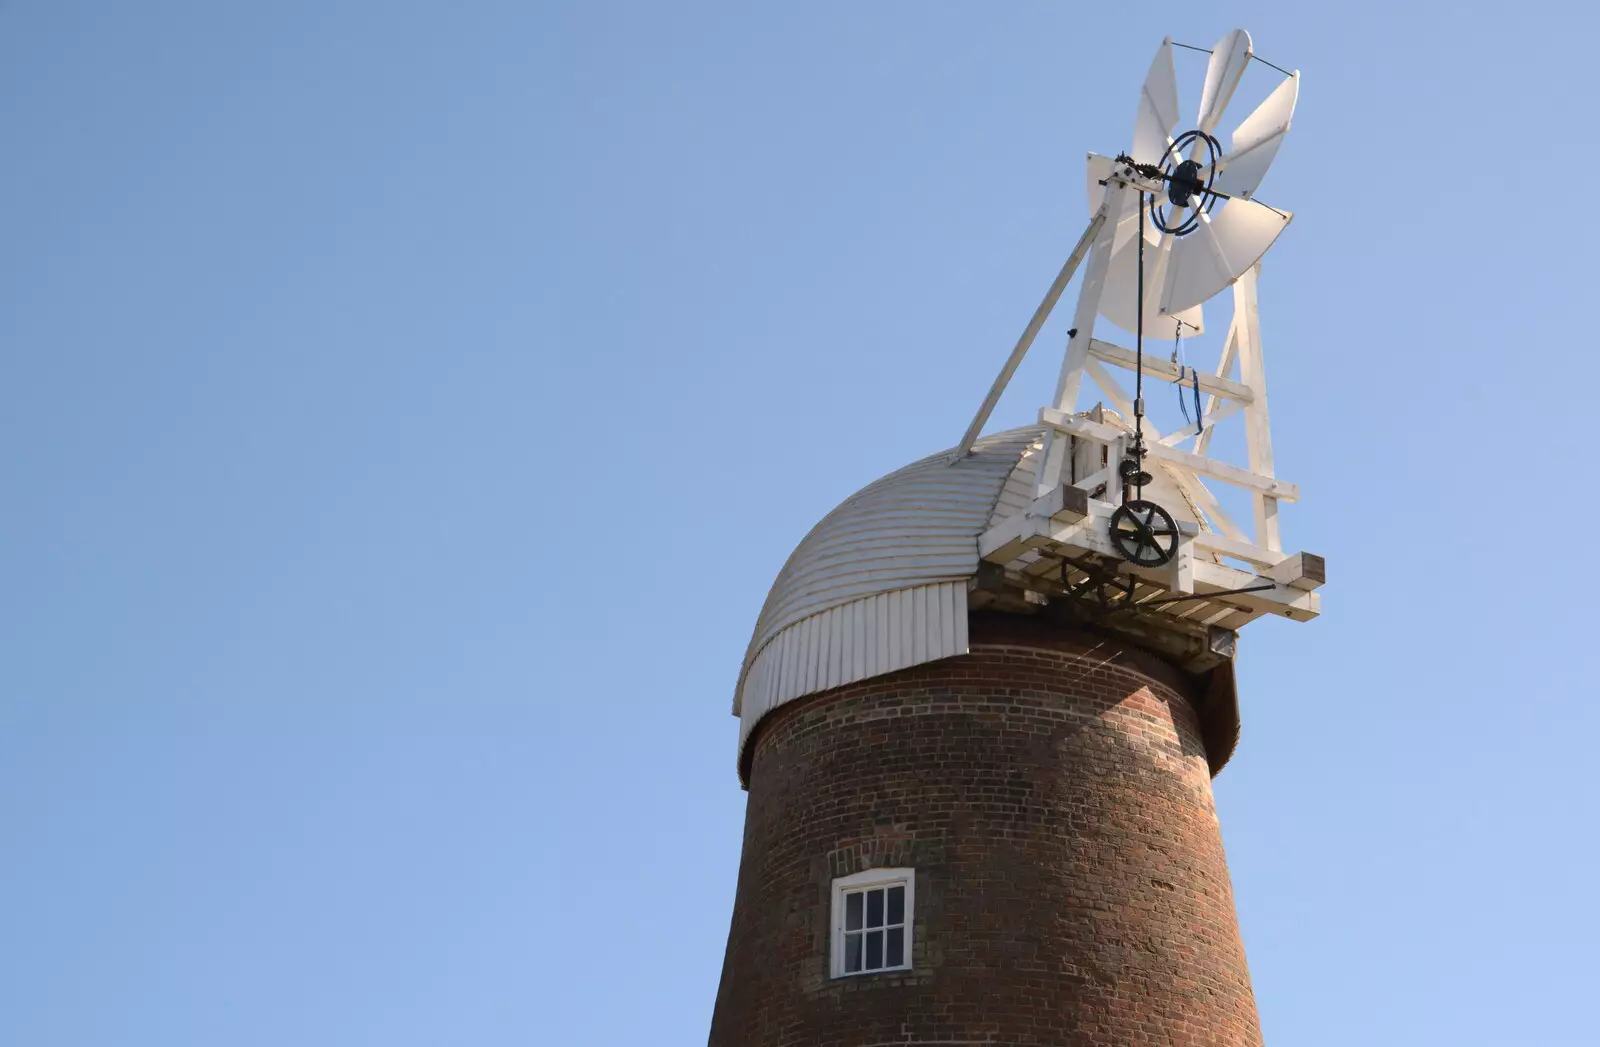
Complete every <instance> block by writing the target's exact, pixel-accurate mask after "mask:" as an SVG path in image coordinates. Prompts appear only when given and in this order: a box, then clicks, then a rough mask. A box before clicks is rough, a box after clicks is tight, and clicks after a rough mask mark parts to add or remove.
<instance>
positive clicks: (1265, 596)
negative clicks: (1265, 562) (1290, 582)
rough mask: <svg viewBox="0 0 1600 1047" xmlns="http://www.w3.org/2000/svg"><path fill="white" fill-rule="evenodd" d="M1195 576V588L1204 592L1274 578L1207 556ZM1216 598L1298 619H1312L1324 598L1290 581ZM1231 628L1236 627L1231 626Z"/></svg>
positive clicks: (1258, 582) (1250, 608)
mask: <svg viewBox="0 0 1600 1047" xmlns="http://www.w3.org/2000/svg"><path fill="white" fill-rule="evenodd" d="M1194 577H1195V586H1194V588H1195V592H1197V593H1202V594H1204V593H1211V592H1217V591H1219V590H1223V589H1243V588H1246V587H1248V586H1252V585H1261V584H1263V582H1267V581H1271V580H1272V579H1263V578H1262V577H1261V576H1260V575H1256V574H1251V573H1250V572H1248V571H1240V570H1237V569H1235V568H1232V567H1227V566H1225V565H1223V564H1214V563H1207V562H1206V561H1204V560H1196V561H1195V565H1194ZM1215 602H1217V603H1223V604H1229V605H1231V606H1234V607H1240V608H1244V609H1246V610H1252V611H1264V612H1266V613H1268V614H1277V615H1282V616H1283V617H1285V618H1292V619H1294V620H1295V621H1297V622H1304V621H1308V620H1310V619H1312V618H1315V617H1316V616H1317V615H1318V614H1320V613H1322V602H1321V600H1319V599H1318V598H1317V594H1316V593H1308V592H1303V591H1302V590H1299V589H1295V588H1292V587H1290V586H1287V585H1276V584H1275V586H1274V588H1272V589H1268V590H1265V591H1264V592H1254V593H1235V594H1231V595H1228V596H1219V597H1217V598H1216V601H1215ZM1229 628H1232V627H1231V626H1230V627H1229Z"/></svg>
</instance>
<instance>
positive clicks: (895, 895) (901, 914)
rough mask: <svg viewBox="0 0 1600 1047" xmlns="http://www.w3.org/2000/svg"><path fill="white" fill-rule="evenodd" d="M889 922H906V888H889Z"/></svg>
mask: <svg viewBox="0 0 1600 1047" xmlns="http://www.w3.org/2000/svg"><path fill="white" fill-rule="evenodd" d="M887 922H888V923H905V922H906V889H905V888H904V887H891V888H889V919H888V921H887Z"/></svg>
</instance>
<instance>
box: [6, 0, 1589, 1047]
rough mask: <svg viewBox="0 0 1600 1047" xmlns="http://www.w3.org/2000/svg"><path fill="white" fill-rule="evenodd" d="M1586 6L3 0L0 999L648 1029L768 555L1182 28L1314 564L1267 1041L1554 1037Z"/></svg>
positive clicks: (294, 1028) (679, 988) (248, 1034)
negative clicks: (1223, 138) (1202, 76)
mask: <svg viewBox="0 0 1600 1047" xmlns="http://www.w3.org/2000/svg"><path fill="white" fill-rule="evenodd" d="M1513 11H1514V14H1513V13H1512V12H1513ZM1596 21H1597V19H1596V16H1595V15H1594V14H1593V12H1592V11H1591V10H1589V9H1587V8H1584V7H1582V6H1580V5H1555V4H1540V3H1523V4H1518V5H1515V7H1514V8H1506V9H1497V10H1495V11H1490V10H1489V9H1488V8H1483V9H1482V10H1481V11H1480V10H1475V9H1474V8H1473V7H1471V6H1470V5H1469V6H1463V5H1459V4H1451V5H1446V4H1394V3H1383V4H1373V3H1347V4H1339V5H1332V4H1329V5H1306V4H1287V3H1277V4H1231V5H1223V6H1221V7H1211V8H1206V7H1203V6H1202V7H1196V6H1194V5H1183V6H1179V5H1170V6H1169V7H1168V8H1167V9H1166V10H1161V9H1159V8H1155V7H1146V8H1142V9H1133V8H1127V7H1125V6H1124V7H1115V6H1106V5H1077V4H1071V5H1069V4H1065V3H1037V2H1035V3H1017V4H1006V5H956V4H915V3H910V2H884V3H877V4H872V5H862V4H845V3H813V4H806V5H750V4H736V3H726V4H721V5H708V4H699V3H688V2H685V3H674V4H632V5H626V4H604V3H588V4H575V3H574V4H567V5H553V4H538V3H535V4H525V3H509V2H508V3H498V4H496V3H460V4H442V3H434V4H420V3H385V4H377V3H364V4H363V3H354V2H333V3H283V4H274V5H245V4H218V3H199V2H195V3H187V4H185V3H175V2H160V0H156V2H151V3H147V4H141V5H131V4H128V5H111V4H98V5H97V4H86V3H70V2H68V3H50V4H44V3H37V2H35V3H22V2H19V3H12V4H9V5H6V6H5V8H4V9H3V10H0V134H3V142H0V146H3V149H4V155H5V157H6V159H5V162H4V164H3V165H0V215H3V236H0V302H3V308H0V353H3V372H0V447H4V448H5V451H4V453H0V492H3V496H4V507H5V508H4V514H3V521H4V523H3V540H0V570H3V575H0V577H3V580H4V587H3V591H4V597H3V599H0V615H3V620H0V635H3V636H4V637H5V641H4V657H3V658H0V833H3V837H4V852H5V858H4V860H3V861H0V942H3V946H0V1042H5V1043H8V1044H17V1045H26V1047H68V1045H70V1047H88V1045H96V1047H98V1045H104V1044H118V1045H138V1047H144V1045H150V1047H156V1045H159V1047H189V1045H193V1047H202V1045H203V1047H215V1045H218V1044H227V1045H229V1047H252V1045H262V1047H280V1045H283V1044H289V1043H293V1044H301V1045H315V1044H328V1045H346V1044H353V1043H373V1044H380V1043H381V1044H384V1045H386V1047H403V1045H423V1044H439V1043H473V1044H481V1045H491V1044H528V1043H550V1044H561V1045H563V1047H578V1045H610V1044H634V1043H652V1044H662V1045H666V1044H674V1045H675V1044H698V1043H703V1042H704V1037H705V1035H706V1029H707V1024H708V1022H709V1017H710V1010H711V1005H712V1000H713V996H714V993H715V990H716V983H717V977H718V973H719V969H720V962H721V954H722V948H723V944H724V941H725V937H726V934H727V927H728V917H729V913H730V909H731V905H732V899H733V888H734V876H735V872H736V869H737V863H738V854H739V842H740V827H741V819H742V815H743V794H742V793H741V792H740V791H739V789H738V785H737V782H736V779H735V775H734V767H733V761H734V745H735V737H736V723H735V721H734V719H733V718H732V717H731V716H730V715H728V708H729V702H730V698H731V689H732V685H733V682H734V679H735V675H736V673H737V669H738V664H739V659H740V656H741V654H742V651H743V647H744V644H745V642H746V640H747V639H748V636H749V630H750V627H751V625H752V623H753V621H754V619H755V615H756V613H757V610H758V609H759V606H760V603H761V599H762V597H763V595H764V593H765V590H766V587H767V585H768V584H769V583H770V581H771V579H772V577H773V575H774V573H775V572H776V571H777V569H778V567H779V565H780V564H781V563H782V561H783V559H784V557H785V556H786V555H787V553H788V551H789V550H790V548H792V546H793V544H794V543H795V542H796V541H797V540H798V539H799V538H800V536H801V535H802V534H803V533H804V532H805V531H806V529H807V528H808V527H809V526H810V525H811V523H813V522H814V521H815V520H816V518H817V517H819V516H820V515H821V514H822V513H824V512H825V511H827V510H828V509H829V508H831V507H832V506H833V505H834V504H836V503H837V502H838V501H839V500H840V499H841V498H842V497H844V496H845V495H847V494H848V493H850V492H851V491H852V490H854V489H856V488H857V487H859V486H860V485H862V484H863V483H865V482H867V481H869V480H871V479H873V478H874V477H876V476H878V475H880V474H882V473H884V472H886V471H888V470H890V469H893V468H895V467H897V466H899V465H901V464H903V463H905V462H907V461H909V460H911V459H913V458H916V457H920V456H922V455H924V454H927V453H929V452H931V451H933V450H936V449H939V448H941V447H945V446H948V445H949V444H951V443H953V442H954V441H955V439H956V438H957V437H958V436H959V435H960V433H961V431H962V429H963V428H964V427H965V424H966V422H967V420H968V418H969V417H970V415H971V412H972V410H973V408H974V407H975V406H976V404H977V402H978V400H979V399H980V398H981V396H982V393H983V391H984V389H985V388H986V387H987V384H988V382H989V380H990V379H991V377H992V376H993V372H994V370H995V368H996V367H997V366H998V364H999V362H1000V360H1001V359H1003V357H1004V354H1005V352H1006V351H1007V350H1008V348H1009V347H1010V345H1011V343H1012V341H1013V340H1014V339H1015V337H1016V335H1017V333H1018V331H1019V330H1020V329H1021V326H1022V325H1023V323H1024V322H1025V321H1026V319H1027V316H1028V314H1029V312H1030V311H1031V310H1032V308H1033V306H1034V305H1035V303H1036V302H1037V300H1038V297H1039V295H1040V293H1041V292H1042V291H1043V289H1044V287H1045V286H1046V285H1047V284H1048V283H1049V280H1050V278H1051V276H1052V275H1053V274H1054V272H1055V270H1056V268H1057V267H1058V266H1059V264H1060V261H1061V259H1062V257H1063V256H1064V255H1065V253H1066V250H1067V249H1068V248H1069V247H1070V245H1071V243H1072V242H1073V240H1075V239H1076V237H1077V235H1078V233H1079V231H1080V230H1081V228H1082V223H1083V220H1084V217H1085V213H1084V201H1083V179H1082V174H1081V164H1082V154H1083V153H1084V152H1085V151H1086V150H1091V149H1093V150H1097V151H1101V152H1115V151H1117V150H1119V149H1121V148H1124V147H1125V146H1126V144H1127V143H1128V136H1129V133H1130V124H1131V117H1132V112H1133V102H1134V98H1135V92H1136V90H1137V88H1138V84H1139V81H1140V79H1141V78H1142V76H1143V73H1144V69H1145V67H1146V65H1147V64H1148V62H1149V59H1150V54H1151V53H1152V51H1153V50H1154V48H1155V46H1156V45H1157V44H1158V43H1159V41H1160V39H1161V37H1162V36H1163V35H1164V34H1167V33H1170V34H1172V35H1173V36H1174V37H1175V38H1177V39H1178V40H1181V41H1186V42H1192V43H1198V44H1202V45H1209V43H1210V42H1211V41H1213V40H1215V39H1216V38H1218V37H1219V36H1221V35H1222V34H1223V33H1224V32H1225V31H1226V30H1228V29H1230V28H1232V27H1233V26H1235V25H1243V26H1246V27H1247V28H1249V29H1250V30H1251V31H1252V33H1253V35H1254V37H1255V40H1256V45H1257V49H1258V51H1259V52H1260V53H1261V54H1262V55H1263V56H1265V57H1267V58H1269V59H1271V60H1272V61H1274V62H1277V63H1278V64H1281V65H1286V66H1291V67H1297V68H1299V69H1301V70H1302V71H1303V73H1304V86H1303V90H1302V96H1301V103H1300V107H1299V110H1298V112H1297V114H1296V121H1295V130H1294V133H1293V134H1292V135H1291V136H1290V138H1289V141H1288V144H1287V145H1286V146H1285V148H1284V150H1283V152H1282V154H1281V155H1280V159H1279V161H1278V163H1277V165H1276V166H1275V167H1274V169H1273V171H1272V174H1271V175H1270V176H1269V179H1268V181H1267V183H1266V186H1265V187H1264V188H1263V193H1262V195H1263V198H1266V199H1269V200H1271V201H1272V202H1274V203H1277V204H1279V205H1280V206H1284V207H1287V208H1289V209H1291V210H1294V211H1295V212H1296V213H1297V217H1296V219H1295V221H1294V223H1293V225H1292V226H1291V227H1290V229H1289V230H1288V232H1287V233H1286V234H1285V235H1284V237H1283V239H1282V240H1281V241H1280V243H1279V244H1278V245H1277V246H1276V247H1275V248H1274V249H1273V251H1272V253H1271V255H1270V256H1269V258H1268V260H1267V266H1266V268H1265V275H1264V277H1263V283H1262V296H1263V332H1264V339H1265V343H1266V347H1267V367H1268V373H1269V377H1270V382H1271V389H1272V403H1273V417H1274V429H1275V438H1276V451H1277V462H1278V467H1279V472H1280V473H1281V474H1282V475H1283V476H1285V477H1287V478H1288V479H1291V480H1293V481H1295V482H1298V483H1299V484H1301V485H1302V487H1303V489H1304V491H1305V495H1306V497H1305V500H1304V502H1303V503H1302V504H1300V505H1296V506H1293V507H1291V508H1290V509H1289V510H1287V512H1286V516H1285V524H1284V526H1285V534H1286V540H1287V542H1288V543H1289V544H1290V545H1291V546H1293V547H1297V548H1306V549H1310V550H1313V551H1316V552H1320V553H1322V554H1323V555H1325V556H1326V557H1327V558H1328V561H1329V572H1330V575H1331V578H1332V581H1331V582H1330V584H1329V586H1328V588H1327V589H1326V590H1325V598H1324V600H1325V602H1324V609H1325V614H1324V617H1323V618H1321V619H1320V620H1318V621H1317V622H1315V623H1313V624H1310V625H1294V624H1291V623H1281V622H1264V623H1260V624H1258V625H1256V626H1253V627H1252V628H1251V629H1250V630H1249V631H1248V632H1247V633H1246V635H1245V637H1244V638H1243V640H1242V641H1241V659H1240V672H1241V693H1242V700H1243V707H1244V708H1243V713H1244V737H1243V743H1242V745H1241V748H1240V751H1239V754H1238V756H1237V757H1236V758H1235V760H1234V762H1233V763H1232V764H1231V765H1230V766H1229V768H1228V769H1227V770H1226V771H1225V772H1224V773H1223V775H1222V776H1221V777H1220V778H1219V779H1218V781H1217V783H1216V792H1217V799H1218V807H1219V810H1220V813H1221V817H1222V821H1223V828H1224V833H1225V839H1226V843H1227V847H1228V851H1229V855H1230V860H1231V866H1232V871H1233V876H1234V884H1235V890H1236V894H1237V897H1238V903H1239V912H1240V919H1241V923H1242V927H1243V932H1244V937H1245V943H1246V947H1247V950H1248V954H1249V959H1250V963H1251V968H1252V972H1253V975H1254V979H1255V986H1256V991H1257V995H1258V998H1259V1002H1260V1009H1261V1015H1262V1021H1263V1025H1264V1029H1265V1032H1266V1036H1267V1039H1268V1042H1269V1043H1272V1044H1274V1045H1278V1047H1282V1045H1286V1044H1293V1045H1324V1044H1326V1045H1333V1044H1339V1045H1345V1044H1350V1043H1357V1042H1359V1043H1365V1044H1394V1045H1406V1047H1412V1045H1415V1044H1418V1043H1451V1044H1457V1045H1466V1044H1474V1045H1477V1044H1482V1045H1498V1044H1538V1045H1567V1044H1580V1043H1582V1044H1589V1043H1593V1042H1595V1034H1594V1027H1593V1020H1592V1013H1591V1008H1588V1007H1585V1006H1583V1005H1581V1003H1580V1001H1581V999H1583V998H1585V997H1586V996H1587V995H1589V994H1590V993H1592V991H1593V984H1592V982H1593V974H1594V961H1593V947H1592V943H1593V941H1594V939H1595V936H1596V933H1597V931H1600V917H1597V914H1596V906H1595V903H1594V892H1593V886H1592V884H1593V875H1592V870H1593V867H1594V865H1595V863H1596V859H1597V857H1600V853H1597V846H1600V845H1597V844H1596V840H1595V835H1594V827H1595V823H1596V818H1595V808H1596V801H1597V800H1600V786H1597V784H1596V779H1595V775H1594V772H1593V770H1592V769H1591V768H1592V767H1593V765H1594V747H1595V738H1596V735H1597V732H1600V703H1597V702H1596V701H1595V698H1596V692H1597V690H1600V688H1597V687H1596V685H1595V681H1594V675H1593V669H1592V666H1591V657H1590V655H1591V649H1592V643H1593V641H1592V639H1591V637H1592V634H1593V626H1592V622H1593V620H1594V612H1593V608H1592V606H1591V604H1592V601H1590V600H1589V598H1588V593H1589V589H1590V584H1589V583H1590V579H1589V575H1588V568H1589V567H1590V566H1592V564H1593V561H1594V554H1593V551H1592V547H1593V539H1592V536H1591V530H1592V525H1591V521H1592V520H1593V518H1594V517H1595V515H1596V508H1597V506H1596V504H1595V495H1594V487H1593V483H1592V473H1593V469H1592V466H1590V465H1589V464H1588V462H1589V456H1588V454H1587V452H1586V450H1585V448H1586V445H1587V444H1588V443H1589V442H1590V441H1591V440H1592V439H1593V431H1592V430H1593V421H1592V419H1593V416H1594V403H1595V400H1596V396H1597V395H1600V394H1596V392H1595V391H1594V389H1595V386H1596V382H1597V380H1600V379H1596V377H1595V371H1594V367H1593V364H1592V362H1591V355H1592V352H1591V344H1592V342H1593V340H1594V335H1595V332H1596V331H1597V330H1600V324H1597V321H1596V318H1595V317H1594V315H1593V311H1592V308H1590V306H1591V304H1592V303H1593V301H1594V300H1595V296H1594V292H1593V278H1592V275H1591V274H1590V272H1589V269H1590V268H1592V267H1591V265H1590V262H1589V260H1588V258H1587V254H1586V252H1585V250H1584V246H1583V245H1584V244H1585V243H1586V242H1587V239H1588V237H1589V235H1590V234H1589V230H1588V229H1587V224H1586V223H1587V222H1588V217H1589V213H1590V212H1591V211H1592V210H1593V207H1592V202H1591V201H1590V200H1589V199H1588V196H1587V195H1586V193H1587V192H1588V190H1587V189H1586V186H1587V184H1588V181H1590V180H1592V179H1591V178H1590V174H1589V172H1591V171H1592V169H1593V168H1594V167H1595V165H1596V162H1597V161H1600V155H1597V149H1596V146H1595V137H1594V135H1593V134H1591V133H1589V131H1588V130H1587V127H1588V123H1589V121H1588V119H1587V113H1586V109H1587V107H1588V104H1589V99H1590V95H1591V94H1592V80H1593V77H1592V69H1593V65H1594V60H1593V55H1592V53H1591V52H1592V41H1593V39H1594V38H1595V30H1596V29H1597V26H1596ZM1064 327H1065V324H1064V323H1061V322H1057V323H1056V324H1053V325H1052V326H1051V327H1050V328H1048V329H1047V330H1046V332H1045V334H1044V336H1043V337H1042V338H1041V339H1040V342H1039V345H1038V347H1037V348H1036V349H1035V351H1034V354H1033V356H1032V357H1030V360H1029V362H1028V363H1027V364H1026V365H1025V366H1024V368H1023V370H1022V371H1021V372H1020V373H1019V375H1018V378H1017V380H1016V382H1015V383H1014V384H1013V388H1012V391H1011V393H1010V394H1008V396H1007V397H1006V398H1005V400H1004V401H1003V403H1002V405H1001V408H1000V410H999V412H998V413H997V416H996V424H997V425H1004V424H1019V423H1021V422H1024V421H1027V420H1028V419H1029V418H1031V417H1032V415H1033V413H1034V411H1035V409H1036V408H1037V407H1038V406H1039V404H1041V403H1042V402H1043V401H1044V400H1045V398H1046V397H1047V396H1048V395H1049V392H1050V389H1051V386H1052V382H1053V372H1054V369H1055V367H1056V366H1057V365H1058V362H1059V354H1060V347H1061V344H1062V341H1063V339H1064V334H1063V333H1062V329H1063V328H1064ZM1195 349H1196V352H1203V346H1196V347H1195ZM1157 395H1158V394H1157V393H1155V392H1152V393H1151V394H1150V396H1151V398H1152V400H1154V399H1155V398H1156V396H1157Z"/></svg>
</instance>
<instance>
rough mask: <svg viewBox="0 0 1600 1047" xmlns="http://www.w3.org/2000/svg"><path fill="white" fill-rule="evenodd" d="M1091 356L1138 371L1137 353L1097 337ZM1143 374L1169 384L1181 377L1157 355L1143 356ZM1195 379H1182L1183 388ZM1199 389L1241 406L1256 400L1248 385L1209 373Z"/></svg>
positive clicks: (1169, 363) (1090, 343)
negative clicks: (1234, 401)
mask: <svg viewBox="0 0 1600 1047" xmlns="http://www.w3.org/2000/svg"><path fill="white" fill-rule="evenodd" d="M1089 353H1090V354H1091V355H1092V356H1095V357H1098V358H1099V359H1101V360H1104V361H1105V362H1106V363H1108V364H1115V365H1116V366H1118V367H1121V368H1124V369H1125V370H1129V371H1136V370H1138V369H1139V368H1138V363H1139V356H1138V354H1137V353H1135V352H1133V351H1131V350H1128V349H1124V348H1123V347H1122V346H1120V345H1113V344H1112V343H1110V342H1102V341H1101V340H1100V339H1098V338H1095V339H1091V340H1090V342H1089ZM1144 373H1145V374H1148V375H1154V376H1156V377H1158V378H1162V379H1165V380H1166V381H1169V382H1175V381H1177V380H1178V376H1179V371H1178V368H1177V366H1175V365H1174V364H1173V362H1172V361H1171V360H1167V359H1162V358H1161V357H1160V356H1158V355H1156V354H1154V353H1145V354H1144ZM1192 380H1193V379H1192V378H1190V377H1188V376H1187V375H1185V377H1184V380H1183V381H1184V385H1188V384H1189V382H1191V381H1192ZM1200 390H1201V392H1205V393H1210V394H1211V395H1212V396H1213V397H1217V396H1221V397H1227V398H1228V399H1230V400H1237V401H1239V402H1240V403H1249V402H1250V401H1251V400H1253V399H1254V398H1255V396H1254V394H1253V393H1251V391H1250V388H1249V387H1248V386H1245V385H1241V384H1239V383H1238V382H1232V381H1229V380H1228V379H1226V378H1219V377H1217V376H1216V375H1210V374H1201V375H1200Z"/></svg>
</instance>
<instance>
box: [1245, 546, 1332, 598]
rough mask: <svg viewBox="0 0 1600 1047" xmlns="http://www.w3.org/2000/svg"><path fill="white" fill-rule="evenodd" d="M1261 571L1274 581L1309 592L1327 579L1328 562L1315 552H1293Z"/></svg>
mask: <svg viewBox="0 0 1600 1047" xmlns="http://www.w3.org/2000/svg"><path fill="white" fill-rule="evenodd" d="M1261 573H1262V574H1264V575H1266V576H1267V577H1268V578H1271V579H1272V580H1273V581H1275V582H1279V583H1281V584H1283V585H1288V586H1293V587H1294V588H1296V589H1303V590H1305V591H1306V592H1310V591H1311V590H1312V589H1315V588H1317V587H1318V586H1320V585H1322V584H1323V583H1324V582H1326V581H1327V580H1328V563H1327V561H1326V560H1324V559H1323V558H1322V557H1320V556H1318V555H1317V554H1316V553H1295V554H1294V555H1293V556H1286V557H1284V558H1283V560H1281V561H1280V562H1278V563H1277V564H1274V565H1273V566H1271V567H1269V568H1267V569H1266V570H1265V571H1263V572H1261Z"/></svg>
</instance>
